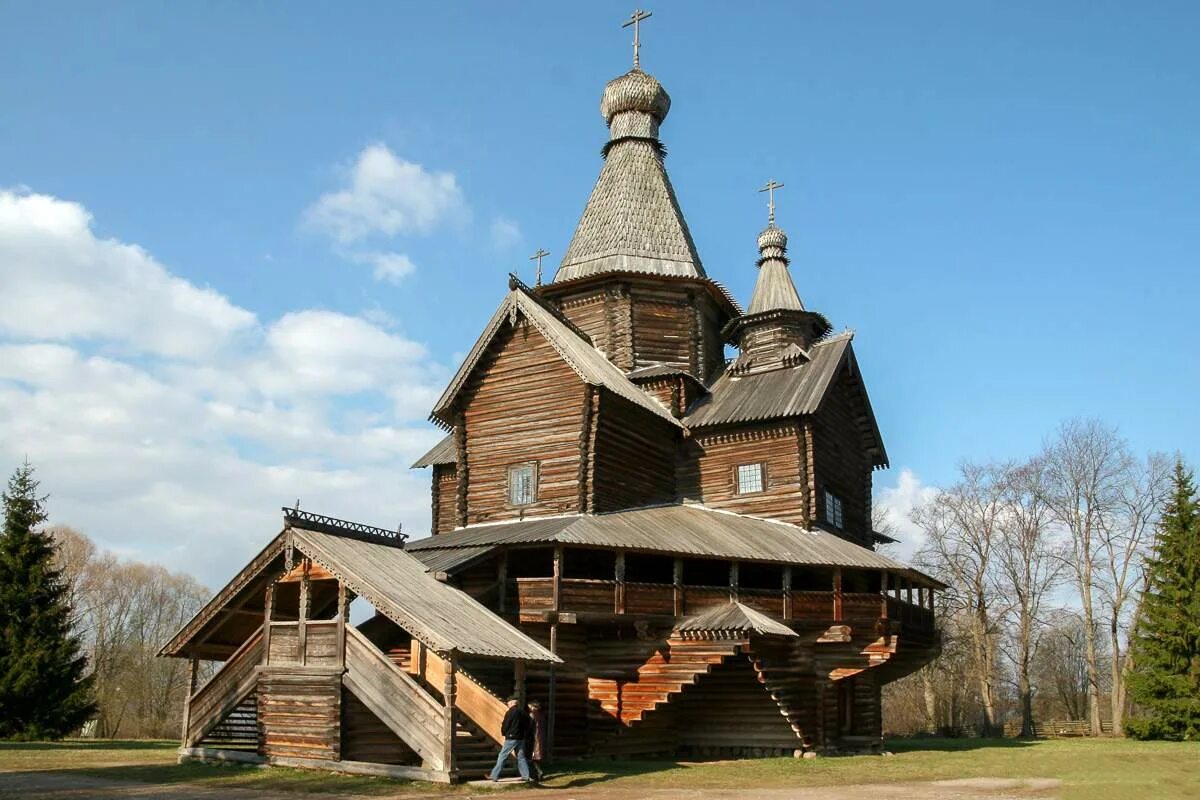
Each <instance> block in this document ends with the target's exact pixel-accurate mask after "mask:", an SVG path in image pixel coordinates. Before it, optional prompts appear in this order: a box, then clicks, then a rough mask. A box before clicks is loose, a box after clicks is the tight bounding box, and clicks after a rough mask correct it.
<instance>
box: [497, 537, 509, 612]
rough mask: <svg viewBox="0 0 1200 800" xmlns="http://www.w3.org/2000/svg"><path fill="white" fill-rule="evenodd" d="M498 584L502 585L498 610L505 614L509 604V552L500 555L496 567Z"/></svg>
mask: <svg viewBox="0 0 1200 800" xmlns="http://www.w3.org/2000/svg"><path fill="white" fill-rule="evenodd" d="M496 583H498V584H500V598H499V600H497V602H496V609H497V610H498V611H499V612H500V613H501V614H503V613H504V605H505V603H507V602H508V551H507V550H505V551H504V552H503V553H501V554H500V563H499V564H497V565H496Z"/></svg>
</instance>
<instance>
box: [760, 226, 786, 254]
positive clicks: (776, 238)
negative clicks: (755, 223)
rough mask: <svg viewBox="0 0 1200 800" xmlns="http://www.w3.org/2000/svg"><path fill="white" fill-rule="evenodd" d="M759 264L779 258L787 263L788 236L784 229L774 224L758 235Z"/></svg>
mask: <svg viewBox="0 0 1200 800" xmlns="http://www.w3.org/2000/svg"><path fill="white" fill-rule="evenodd" d="M758 252H759V254H760V257H759V263H760V264H761V263H762V261H764V260H766V259H768V258H779V259H783V260H784V261H787V255H785V254H786V253H787V234H786V233H784V232H783V228H780V227H779V226H777V225H776V224H775V223H774V222H772V223H771V224H770V225H768V226H767V227H766V229H765V230H764V231H763V232H762V233H760V234H759V235H758Z"/></svg>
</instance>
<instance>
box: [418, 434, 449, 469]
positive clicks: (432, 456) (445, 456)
mask: <svg viewBox="0 0 1200 800" xmlns="http://www.w3.org/2000/svg"><path fill="white" fill-rule="evenodd" d="M457 461H458V453H457V452H455V449H454V434H452V433H448V434H446V435H445V437H443V439H442V440H441V441H440V442H438V443H437V444H435V445H434V446H433V447H431V448H430V449H429V452H428V453H426V454H425V455H423V456H421V457H420V458H418V459H417V460H416V461H414V462H413V465H412V468H413V469H417V468H418V467H434V466H440V465H443V464H454V463H456V462H457Z"/></svg>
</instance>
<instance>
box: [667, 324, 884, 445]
mask: <svg viewBox="0 0 1200 800" xmlns="http://www.w3.org/2000/svg"><path fill="white" fill-rule="evenodd" d="M853 338H854V335H853V334H852V333H849V332H847V333H841V334H838V335H836V336H833V337H830V338H829V339H826V340H825V341H822V342H818V343H817V344H815V345H813V346H812V349H811V350H810V351H809V358H810V360H809V361H808V362H807V363H804V364H799V365H797V366H793V367H783V368H779V369H772V370H767V371H764V372H758V373H755V372H750V373H749V374H744V375H734V374H732V373H731V372H729V371H726V372H725V373H724V374H722V375H721V377H720V378H718V379H717V381H716V382H715V383H714V384H713V386H712V389H711V391H710V392H709V394H708V395H706V396H704V397H702V398H700V399H699V400H697V401H696V402H695V403H694V404H693V405H692V407H691V408H690V409H689V410H688V413H687V415H686V416H685V417H684V418H683V422H684V425H686V426H687V427H688V428H689V429H691V430H697V429H701V428H711V427H716V426H720V425H738V424H743V423H747V422H763V421H766V420H772V419H787V418H790V417H801V416H805V415H808V414H815V413H816V412H817V410H818V409H820V407H821V403H822V401H823V400H824V399H825V397H826V395H827V394H828V393H829V389H830V387H831V386H833V383H834V379H835V378H836V377H837V375H838V372H839V370H841V368H842V367H843V365H844V364H846V363H847V362H849V364H850V365H851V368H852V369H853V371H854V374H855V376H856V380H858V381H859V384H860V389H861V391H862V398H863V403H864V404H865V406H866V412H867V413H866V417H867V419H866V420H865V421H864V422H865V426H866V428H865V430H864V439H865V441H864V444H865V445H866V446H867V448H868V449H869V450H870V452H871V458H872V463H874V464H875V465H876V466H880V467H883V466H887V451H886V450H885V449H884V446H883V437H882V436H881V435H880V433H879V425H878V424H877V423H876V421H875V413H874V412H873V411H872V410H871V402H870V399H869V398H868V397H867V393H866V389H865V387H862V386H861V377H858V367H857V362H856V361H855V360H854V350H853V348H852V347H851V344H850V343H851V340H852V339H853Z"/></svg>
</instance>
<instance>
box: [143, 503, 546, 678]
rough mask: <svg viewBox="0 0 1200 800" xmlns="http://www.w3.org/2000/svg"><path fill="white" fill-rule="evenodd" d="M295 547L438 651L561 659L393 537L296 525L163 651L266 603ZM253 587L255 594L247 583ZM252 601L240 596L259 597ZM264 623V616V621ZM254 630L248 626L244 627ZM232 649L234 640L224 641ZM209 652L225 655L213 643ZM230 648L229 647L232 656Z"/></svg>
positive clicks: (183, 650) (177, 650) (185, 652)
mask: <svg viewBox="0 0 1200 800" xmlns="http://www.w3.org/2000/svg"><path fill="white" fill-rule="evenodd" d="M288 547H292V548H294V549H295V550H297V551H299V552H300V553H302V554H303V555H305V556H307V557H308V558H311V559H312V560H313V561H314V562H316V563H318V564H320V565H321V566H322V567H324V568H325V569H326V570H327V571H329V572H330V573H332V574H333V575H335V576H336V577H337V578H338V579H339V580H341V581H342V582H343V583H345V584H346V585H347V586H348V587H349V588H350V590H351V591H353V592H354V593H355V594H356V595H358V596H360V597H363V598H365V599H366V600H367V601H368V602H370V603H371V605H373V606H374V607H375V609H376V610H377V611H378V612H379V613H381V614H383V615H384V616H386V617H387V618H388V619H390V620H392V621H393V622H395V623H396V624H397V625H399V626H400V627H401V628H404V629H405V630H406V631H408V632H409V633H411V634H412V635H413V636H414V637H416V638H417V639H418V640H420V641H422V642H424V643H425V644H426V645H428V646H429V647H430V648H432V649H433V650H435V651H438V652H442V653H445V652H449V651H451V650H453V651H456V652H459V653H464V654H468V655H477V656H486V657H491V658H511V659H524V660H527V661H540V662H552V663H556V662H560V659H559V658H558V657H557V656H555V655H554V654H553V653H551V652H550V651H549V650H547V649H546V648H544V647H542V646H541V645H540V644H538V643H537V642H535V641H534V640H533V639H530V638H529V637H528V636H526V635H525V634H524V633H522V632H521V631H519V630H518V629H517V628H515V627H513V626H512V625H510V624H509V623H508V622H506V621H505V620H503V619H502V618H501V617H499V616H497V615H496V614H494V613H492V612H491V611H490V610H488V609H487V608H485V607H484V606H483V605H481V604H480V603H478V602H477V601H476V600H475V599H474V598H472V597H471V596H470V595H468V594H466V593H465V592H463V591H461V590H459V589H456V588H454V587H453V586H449V585H447V584H445V583H442V582H440V581H438V580H436V579H435V577H434V576H433V575H430V574H429V572H428V571H427V570H426V567H425V565H424V564H422V563H421V562H420V561H418V560H417V559H416V558H414V557H413V556H412V555H410V554H409V553H408V552H406V551H405V550H404V549H403V548H402V547H399V546H396V545H394V544H383V543H375V542H369V541H363V540H361V539H352V538H348V537H346V536H338V535H334V534H331V533H326V532H323V531H315V530H308V529H305V528H303V527H299V526H295V525H291V526H288V527H286V528H284V530H283V531H282V532H281V533H280V534H279V535H278V536H276V537H275V538H274V539H273V540H271V542H270V543H269V544H268V545H267V547H266V548H264V550H263V551H262V552H261V553H259V555H258V556H257V557H256V558H255V559H254V560H253V561H251V562H250V563H249V564H247V565H246V567H244V568H243V569H242V570H241V571H240V572H239V573H238V574H237V575H236V576H234V578H233V580H231V581H230V582H229V584H227V585H226V586H225V587H224V588H223V589H222V590H221V591H219V592H217V594H216V595H214V596H213V598H212V599H211V600H210V601H209V602H208V603H206V604H205V605H204V607H203V608H201V609H200V611H199V612H197V613H196V615H195V616H194V617H193V618H192V619H191V620H189V621H188V622H187V623H186V624H185V625H184V626H183V627H182V628H180V630H179V632H178V633H176V634H175V636H173V637H172V638H171V641H169V642H168V643H167V644H166V645H164V646H163V648H162V650H161V651H160V652H159V655H165V656H193V655H194V653H196V652H200V650H199V648H200V645H202V643H203V639H204V638H207V637H206V636H205V633H206V632H209V631H211V630H212V629H213V627H214V625H218V626H219V625H221V624H224V623H223V622H222V619H223V617H222V614H221V612H222V611H226V612H229V611H255V610H257V611H259V612H261V610H262V603H263V601H262V595H263V592H262V591H261V589H262V587H263V586H265V585H266V584H267V583H269V582H270V581H273V580H275V579H276V578H277V577H278V576H279V575H281V574H282V572H283V562H284V558H285V556H284V554H285V551H286V550H287V548H288ZM248 587H249V588H251V589H252V591H251V592H250V594H249V595H247V593H246V591H245V590H246V589H247V588H248ZM255 594H257V603H256V604H255V603H252V602H246V601H245V600H244V599H242V598H246V599H250V600H254V599H255V598H254V595H255ZM258 622H259V623H260V624H261V618H260V619H259V621H258ZM250 633H252V630H247V631H245V635H247V636H248V635H249V634H250ZM225 649H228V651H229V652H232V651H233V649H235V648H234V647H229V646H228V645H226V648H225ZM204 652H205V653H206V654H207V657H213V656H219V655H220V653H219V652H217V649H216V648H214V649H212V650H211V651H204ZM228 654H229V653H224V655H225V656H226V657H227V656H228Z"/></svg>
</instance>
